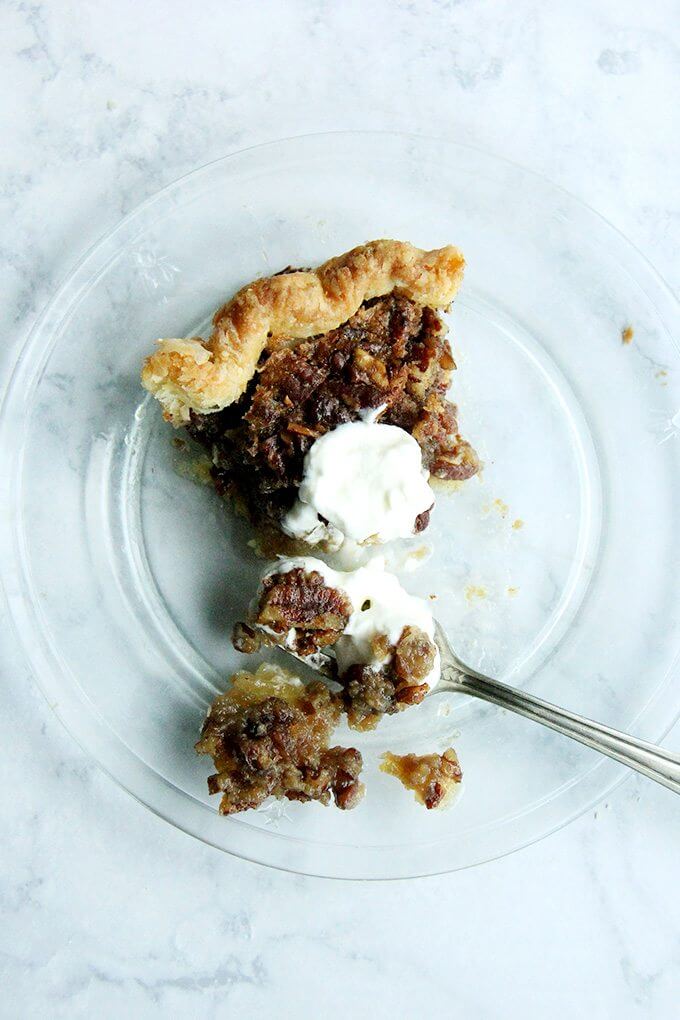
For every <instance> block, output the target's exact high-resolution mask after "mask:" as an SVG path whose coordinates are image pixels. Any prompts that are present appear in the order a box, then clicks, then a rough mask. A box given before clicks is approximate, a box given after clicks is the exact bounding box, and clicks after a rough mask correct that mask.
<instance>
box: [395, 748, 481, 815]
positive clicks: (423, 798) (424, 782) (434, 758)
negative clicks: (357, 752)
mask: <svg viewBox="0 0 680 1020" xmlns="http://www.w3.org/2000/svg"><path fill="white" fill-rule="evenodd" d="M380 771H381V772H386V773H387V774H388V775H390V776H394V777H395V778H396V779H398V780H399V782H400V783H401V784H402V785H403V786H405V787H406V789H407V790H413V792H414V793H415V796H416V800H417V801H418V803H419V804H424V805H425V807H426V808H428V809H432V808H437V807H441V806H442V805H443V804H444V802H445V801H446V800H447V799H448V798H449V797H450V796H451V794H452V793H453V791H454V790H455V788H456V786H457V785H458V784H459V783H460V781H461V779H462V776H463V773H462V772H461V768H460V765H459V764H458V755H457V754H456V752H455V751H454V750H453V748H452V747H449V749H448V750H447V751H444V753H443V754H392V752H391V751H387V752H386V753H385V754H384V755H383V756H382V763H381V765H380Z"/></svg>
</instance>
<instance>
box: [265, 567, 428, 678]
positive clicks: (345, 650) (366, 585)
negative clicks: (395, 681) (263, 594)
mask: <svg viewBox="0 0 680 1020" xmlns="http://www.w3.org/2000/svg"><path fill="white" fill-rule="evenodd" d="M297 569H300V570H303V571H304V572H305V573H307V574H310V573H312V572H316V573H317V574H320V575H321V577H322V578H323V580H324V582H325V583H326V584H327V585H328V587H329V588H335V589H338V590H340V591H342V592H344V593H345V594H346V595H347V597H348V599H349V602H350V604H351V607H352V612H351V614H350V616H349V620H348V621H347V623H346V625H345V627H344V630H343V632H342V634H341V636H340V637H339V638H338V640H337V641H336V642H335V643H334V645H333V649H334V651H335V657H336V659H337V663H338V671H339V673H340V675H342V674H344V673H345V672H346V671H347V670H348V669H349V668H350V666H353V665H355V664H357V663H359V664H361V665H364V666H370V667H379V666H381V665H383V664H384V663H385V662H387V661H388V660H389V659H390V656H391V655H392V654H393V651H394V648H395V646H396V645H397V644H398V642H399V638H400V637H401V635H402V633H403V631H404V628H406V627H417V628H419V629H420V630H421V631H423V633H424V634H426V635H427V637H428V638H429V639H430V640H431V641H432V642H433V644H435V647H436V643H435V641H434V619H433V617H432V612H431V610H430V607H429V605H428V603H427V602H426V601H425V600H424V599H421V598H418V597H417V596H415V595H410V594H409V593H408V592H407V591H406V590H405V589H404V588H402V586H401V584H400V583H399V579H398V578H397V577H396V576H395V575H394V574H391V573H389V572H388V571H387V570H385V563H384V560H383V559H382V557H380V556H376V557H375V558H374V559H372V560H371V561H370V562H369V563H368V564H367V565H366V566H365V567H359V568H358V569H357V570H347V571H343V570H334V569H333V568H332V567H329V566H328V564H326V563H324V562H323V561H322V560H319V559H316V558H315V557H313V556H300V557H296V558H290V559H282V560H280V561H279V563H278V564H277V565H276V568H275V569H274V570H272V571H269V573H268V574H266V575H265V576H266V577H269V576H271V575H272V574H287V573H289V572H290V571H292V570H297ZM381 637H385V638H387V645H388V647H385V648H384V653H383V654H376V649H380V646H381V642H380V641H378V640H377V639H379V638H381ZM439 676H440V661H439V653H438V651H437V653H436V654H435V660H434V665H433V667H432V669H431V671H430V672H429V673H428V675H427V676H426V677H424V678H423V680H422V682H423V683H426V684H427V685H428V687H429V688H430V690H432V688H433V687H434V686H435V685H436V683H437V681H438V680H439Z"/></svg>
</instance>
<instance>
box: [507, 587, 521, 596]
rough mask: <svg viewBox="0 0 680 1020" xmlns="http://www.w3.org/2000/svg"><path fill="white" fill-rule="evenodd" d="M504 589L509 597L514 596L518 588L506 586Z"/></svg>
mask: <svg viewBox="0 0 680 1020" xmlns="http://www.w3.org/2000/svg"><path fill="white" fill-rule="evenodd" d="M506 591H507V593H508V595H509V596H510V598H514V597H515V595H516V594H517V592H518V591H519V588H507V589H506Z"/></svg>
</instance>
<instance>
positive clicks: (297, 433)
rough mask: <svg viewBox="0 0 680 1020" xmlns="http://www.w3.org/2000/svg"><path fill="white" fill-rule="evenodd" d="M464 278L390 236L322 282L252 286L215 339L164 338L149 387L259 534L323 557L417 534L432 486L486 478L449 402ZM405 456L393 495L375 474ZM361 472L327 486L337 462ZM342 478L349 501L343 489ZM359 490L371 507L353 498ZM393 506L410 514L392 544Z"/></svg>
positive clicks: (325, 272) (438, 257) (329, 270)
mask: <svg viewBox="0 0 680 1020" xmlns="http://www.w3.org/2000/svg"><path fill="white" fill-rule="evenodd" d="M463 267H464V259H463V256H462V255H461V253H460V252H459V251H458V250H457V249H456V248H454V247H451V246H448V247H445V248H441V249H438V250H436V251H421V250H420V249H418V248H415V247H413V246H412V245H410V244H408V243H406V242H401V241H389V240H382V241H373V242H371V243H369V244H365V245H361V246H360V247H358V248H354V249H353V250H352V251H350V252H347V253H346V254H344V255H340V256H339V257H337V258H334V259H331V260H330V261H328V262H325V263H324V264H323V265H322V266H320V267H319V268H318V269H315V270H285V271H284V272H283V273H281V274H278V275H276V276H272V277H269V278H266V279H260V280H257V281H255V282H253V283H250V284H248V285H247V286H246V287H244V288H242V289H241V290H240V291H239V292H238V293H237V294H236V295H235V297H233V298H232V300H231V301H229V302H228V303H227V304H226V305H225V306H224V307H223V308H221V309H220V310H219V311H218V312H217V313H216V315H215V317H214V319H213V331H212V334H211V336H210V337H209V339H207V340H202V339H200V338H192V339H175V340H161V341H159V346H158V349H157V350H156V352H155V353H154V354H152V355H151V356H150V357H149V358H148V359H147V360H146V362H145V365H144V368H143V371H142V381H143V384H144V386H145V387H146V388H147V389H148V390H149V391H150V392H151V393H153V394H154V395H155V396H156V397H157V399H158V400H159V401H160V403H161V405H162V407H163V412H164V415H165V417H166V418H167V419H168V420H169V421H171V422H172V423H173V424H175V425H177V426H185V427H186V429H187V430H188V432H189V433H190V434H191V436H193V438H194V439H196V440H198V442H200V443H201V444H202V445H203V446H204V447H205V448H206V449H207V450H208V452H209V453H210V456H211V458H212V462H213V469H212V474H213V479H214V483H215V486H216V488H217V490H218V492H219V493H220V494H223V495H225V496H228V497H229V498H231V499H232V500H233V501H234V502H235V504H236V505H237V506H238V507H239V508H240V509H241V510H242V511H243V512H245V513H246V514H247V516H248V517H249V518H250V520H251V521H252V522H253V523H254V524H256V525H258V526H260V527H261V528H264V530H265V531H269V532H270V533H271V532H272V531H273V532H275V533H280V532H282V531H283V532H284V533H285V534H287V535H289V536H294V537H295V538H298V539H299V538H301V539H303V540H305V541H308V542H312V543H325V544H326V546H327V547H328V546H331V547H332V545H333V544H335V545H337V544H338V543H339V542H341V541H342V540H343V538H344V537H345V536H347V537H351V538H354V539H355V540H358V541H362V542H363V541H367V540H371V541H381V540H387V539H389V538H391V537H395V536H400V535H402V534H403V533H404V532H405V531H406V532H407V533H412V532H415V531H420V530H422V529H423V528H425V527H426V526H427V523H428V520H429V512H430V509H431V506H432V503H433V502H434V497H433V495H432V494H431V493H430V492H429V490H428V487H427V486H426V485H425V483H424V481H423V478H424V477H425V478H426V477H427V475H428V473H429V477H430V478H436V479H441V480H443V481H455V480H462V479H465V478H468V477H470V476H471V475H473V474H475V472H476V471H477V470H478V468H479V462H478V459H477V457H476V455H475V453H474V451H473V450H472V448H471V447H470V445H469V444H468V443H467V442H466V441H465V440H464V439H462V438H461V436H460V435H459V433H458V424H457V411H456V407H455V406H454V405H453V404H451V403H450V402H449V401H448V400H447V399H446V393H447V390H448V387H449V383H450V378H451V373H452V371H453V369H454V368H455V363H454V360H453V357H452V354H451V348H450V346H449V343H448V340H447V339H446V332H447V330H446V326H445V324H444V323H443V321H442V319H441V317H440V315H439V312H438V309H444V308H446V307H448V305H449V304H450V303H451V301H452V300H453V298H454V296H455V294H456V292H457V290H458V287H459V285H460V282H461V279H462V275H463ZM351 423H356V424H357V425H359V424H361V423H363V424H365V425H366V427H367V428H366V430H363V431H361V430H360V429H355V430H354V431H351V430H350V431H347V430H346V431H345V432H344V433H342V435H341V436H339V437H334V443H333V444H332V448H330V446H329V445H328V444H327V446H326V447H324V448H323V449H322V448H321V444H320V445H319V448H318V449H317V450H316V451H314V448H315V444H316V443H317V441H318V440H320V439H321V437H323V436H326V435H327V434H328V433H329V432H331V431H332V430H337V429H340V428H342V427H343V426H347V425H348V424H351ZM388 426H389V427H391V430H392V431H389V432H386V431H385V429H386V428H387V427H388ZM376 429H378V430H381V431H379V432H378V431H376ZM404 434H405V435H404ZM341 438H342V440H343V442H344V441H345V440H346V441H347V444H346V445H345V446H343V445H341V444H340V441H339V440H340V439H341ZM336 439H337V440H338V441H337V442H336V441H335V440H336ZM374 439H375V441H376V445H375V450H374V457H373V460H371V458H370V451H371V444H372V443H373V440H374ZM413 440H415V443H413V447H415V444H417V447H418V448H419V454H420V457H419V458H418V459H417V463H416V461H415V460H414V459H413V448H412V447H411V448H409V447H408V443H412V442H413ZM400 441H401V442H402V447H400V448H397V444H398V442H400ZM313 451H314V452H313ZM322 453H324V456H322ZM316 454H318V456H317V455H316ZM352 456H354V458H355V460H354V461H351V457H352ZM409 457H410V458H411V468H410V469H409V470H410V472H411V473H410V474H407V475H405V476H404V477H403V478H402V479H401V480H400V482H399V484H400V486H401V487H400V488H398V489H397V492H398V496H397V498H395V493H394V492H391V491H389V485H390V481H389V479H387V481H383V482H382V483H381V482H380V479H378V478H375V477H374V478H372V477H371V472H372V473H373V475H376V472H377V474H380V470H379V469H380V467H381V466H382V465H383V464H384V465H405V464H406V461H407V460H408V458H409ZM390 458H391V459H390ZM355 462H356V463H363V464H364V465H365V469H366V470H365V472H364V473H365V474H366V473H367V477H366V478H365V479H364V482H363V484H364V489H363V490H361V488H360V486H361V485H362V480H361V479H360V478H358V477H355V475H356V473H355V472H354V469H353V467H352V466H347V467H346V471H345V475H346V477H345V478H343V479H340V480H339V479H338V478H336V479H335V487H333V475H334V473H335V469H334V468H333V465H334V464H335V465H336V466H337V465H338V464H340V463H346V465H350V464H353V463H355ZM329 465H331V466H330V468H329ZM308 469H309V472H310V473H313V472H316V474H315V476H314V477H315V483H314V485H312V482H311V480H310V478H306V472H307V470H308ZM390 470H391V468H390ZM386 471H387V468H385V471H383V473H385V472H386ZM329 475H330V476H331V477H330V479H329V477H328V476H329ZM340 481H342V484H343V485H346V486H347V485H349V484H350V483H352V484H354V485H355V486H357V488H356V490H355V492H354V493H352V494H349V495H348V493H347V492H345V491H344V490H342V489H341V487H340V489H339V486H340ZM381 484H382V485H383V488H382V489H381V487H380V485H381ZM315 486H316V488H315ZM317 490H319V492H317ZM321 490H323V492H321ZM360 492H363V493H364V497H365V498H363V502H362V499H361V498H353V497H356V496H357V494H358V493H360ZM319 493H320V494H319ZM324 494H325V495H324ZM316 495H319V499H318V500H317V499H316ZM343 496H344V502H345V505H346V506H349V507H351V508H352V509H353V513H354V516H353V518H352V519H351V520H349V518H348V515H347V514H345V515H344V516H343V514H342V504H343ZM368 503H371V505H372V512H370V513H369V510H371V507H369V506H368ZM364 504H365V505H366V513H365V514H364V518H362V519H359V520H357V513H356V507H357V505H359V506H361V505H364ZM387 507H397V508H399V509H400V515H401V516H400V518H399V520H398V521H397V522H396V523H395V522H392V525H393V526H392V527H390V528H387V530H386V531H385V534H384V535H383V534H382V529H381V527H380V521H381V513H382V512H383V508H387ZM336 510H337V513H338V514H339V517H338V519H337V520H336V519H334V513H335V511H336ZM349 516H352V515H351V514H350V515H349ZM376 522H377V523H376Z"/></svg>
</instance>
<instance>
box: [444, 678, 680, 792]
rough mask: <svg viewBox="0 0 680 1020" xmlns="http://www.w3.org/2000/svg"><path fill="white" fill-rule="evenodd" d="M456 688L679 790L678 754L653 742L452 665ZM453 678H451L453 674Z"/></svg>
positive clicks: (672, 788) (679, 759) (679, 770)
mask: <svg viewBox="0 0 680 1020" xmlns="http://www.w3.org/2000/svg"><path fill="white" fill-rule="evenodd" d="M453 672H454V674H455V684H456V687H457V688H458V690H461V691H462V692H464V693H465V694H471V695H472V696H473V697H475V698H481V699H482V700H483V701H489V702H491V704H493V705H499V706H500V707H501V708H507V709H509V711H511V712H516V713H517V714H518V715H523V716H525V717H526V718H527V719H533V720H534V721H535V722H539V723H542V724H543V725H544V726H548V727H549V728H550V729H551V730H556V731H557V732H558V733H563V734H564V735H565V736H566V737H572V738H573V739H574V740H578V741H579V743H581V744H585V745H586V747H592V748H594V749H595V750H596V751H601V752H602V754H606V755H607V756H608V757H609V758H613V759H614V760H615V761H619V762H621V763H622V764H623V765H628V766H629V768H631V769H635V771H636V772H640V773H642V775H643V776H647V777H648V778H649V779H654V780H655V781H656V782H657V783H661V785H662V786H666V787H668V789H669V790H673V791H674V792H675V793H680V755H676V754H671V752H670V751H664V750H663V748H661V747H657V746H656V745H655V744H649V743H647V741H645V740H638V739H637V738H636V737H631V736H629V735H628V734H627V733H621V732H620V731H619V730H614V729H612V728H611V727H610V726H603V725H602V723H597V722H593V721H592V720H590V719H585V718H584V717H583V716H582V715H576V713H575V712H569V711H567V709H565V708H558V707H557V706H556V705H551V704H550V702H548V701H542V700H541V699H540V698H535V697H534V696H533V695H531V694H525V693H524V692H523V691H518V690H515V689H514V688H512V687H508V686H507V685H506V684H502V683H500V681H499V680H492V679H491V678H490V677H486V676H483V675H482V674H474V675H473V674H471V673H463V672H462V671H461V670H458V669H456V668H453ZM452 679H453V677H452Z"/></svg>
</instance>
